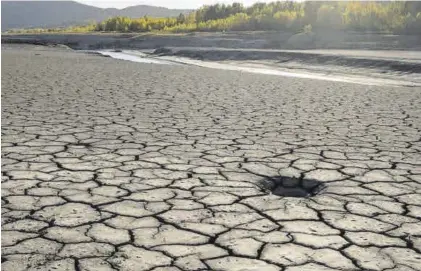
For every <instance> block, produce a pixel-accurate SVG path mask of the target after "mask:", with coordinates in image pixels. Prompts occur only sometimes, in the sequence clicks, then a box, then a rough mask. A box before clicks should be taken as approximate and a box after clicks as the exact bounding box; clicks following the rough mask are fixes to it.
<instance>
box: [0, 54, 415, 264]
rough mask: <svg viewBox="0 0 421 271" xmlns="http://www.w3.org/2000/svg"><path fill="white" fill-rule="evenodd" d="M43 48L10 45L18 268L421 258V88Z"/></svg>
mask: <svg viewBox="0 0 421 271" xmlns="http://www.w3.org/2000/svg"><path fill="white" fill-rule="evenodd" d="M36 48H37V47H30V48H27V49H25V50H23V49H17V48H16V47H11V48H6V49H5V50H3V52H2V55H3V59H2V69H3V73H2V79H3V80H2V91H3V93H2V95H3V97H2V268H3V270H13V271H17V270H84V271H85V270H86V271H88V270H104V271H105V270H155V271H157V270H160V271H163V270H168V271H170V270H171V271H172V270H174V271H175V270H286V271H307V270H312V271H313V270H316V271H317V270H320V271H328V270H329V271H331V270H382V271H398V270H399V271H415V270H421V221H420V219H421V141H420V136H421V106H420V104H421V90H420V89H417V88H386V87H365V86H360V85H353V84H345V83H333V82H325V81H312V80H300V79H294V78H285V77H276V76H269V75H256V74H246V73H240V72H230V71H218V70H209V69H204V68H198V67H186V66H176V67H175V66H166V65H151V64H139V63H131V62H124V61H117V60H113V59H107V58H101V57H97V56H88V55H83V54H80V53H75V52H70V51H59V50H56V51H53V50H46V49H36ZM271 191H273V192H271Z"/></svg>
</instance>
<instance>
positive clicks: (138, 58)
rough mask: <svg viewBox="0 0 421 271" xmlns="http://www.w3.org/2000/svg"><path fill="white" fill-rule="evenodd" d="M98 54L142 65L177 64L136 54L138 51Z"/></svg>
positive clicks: (101, 52)
mask: <svg viewBox="0 0 421 271" xmlns="http://www.w3.org/2000/svg"><path fill="white" fill-rule="evenodd" d="M97 52H98V53H100V54H102V55H104V56H110V57H112V58H115V59H121V60H129V61H133V62H141V63H153V64H163V65H168V64H175V63H171V62H169V61H165V60H159V59H156V58H151V57H148V55H146V54H144V53H141V52H136V51H122V52H115V51H97Z"/></svg>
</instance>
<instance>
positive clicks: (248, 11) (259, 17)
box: [40, 1, 421, 34]
mask: <svg viewBox="0 0 421 271" xmlns="http://www.w3.org/2000/svg"><path fill="white" fill-rule="evenodd" d="M303 29H307V30H308V29H317V30H330V29H337V30H351V31H373V32H374V31H377V32H379V31H381V32H391V33H409V34H421V2H412V1H406V2H398V1H386V2H372V1H366V2H361V1H355V2H354V1H347V2H339V1H338V2H330V1H326V2H321V1H320V2H312V1H306V2H292V1H277V2H271V3H256V4H254V5H252V6H249V7H245V6H244V5H243V4H241V3H233V4H230V5H225V4H215V5H207V6H203V7H201V8H199V9H197V10H195V11H193V12H191V13H189V14H180V15H179V16H178V17H171V18H170V17H169V18H153V17H148V16H144V17H141V18H136V19H133V18H128V17H113V18H109V19H107V20H104V21H102V22H99V23H92V24H89V25H85V26H78V27H70V28H65V29H43V30H40V31H44V32H46V31H51V32H54V31H68V32H91V31H107V32H109V31H116V32H150V31H165V32H192V31H254V30H287V31H292V32H299V31H302V30H303Z"/></svg>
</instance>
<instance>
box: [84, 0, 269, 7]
mask: <svg viewBox="0 0 421 271" xmlns="http://www.w3.org/2000/svg"><path fill="white" fill-rule="evenodd" d="M76 1H77V2H79V3H83V4H87V5H91V6H96V7H101V8H118V9H121V8H125V7H128V6H135V5H151V6H161V7H167V8H180V9H195V8H198V7H201V6H203V5H211V4H216V3H225V4H230V3H233V2H241V3H243V4H244V5H246V6H247V5H251V4H253V3H255V2H270V1H264V0H260V1H258V0H236V1H230V0H176V1H174V0H121V1H118V0H76Z"/></svg>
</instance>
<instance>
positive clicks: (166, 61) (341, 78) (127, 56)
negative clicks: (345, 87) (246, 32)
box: [96, 50, 421, 87]
mask: <svg viewBox="0 0 421 271" xmlns="http://www.w3.org/2000/svg"><path fill="white" fill-rule="evenodd" d="M96 52H97V53H100V54H102V55H106V56H110V57H112V58H115V59H122V60H129V61H134V62H141V63H152V64H163V65H180V64H184V65H192V66H199V67H204V68H211V69H220V70H231V71H241V72H248V73H259V74H268V75H277V76H288V77H297V78H306V79H316V80H326V81H334V82H347V83H354V84H362V85H373V86H386V85H387V86H410V87H421V84H419V83H415V82H410V81H405V80H397V79H387V78H376V77H373V76H370V77H368V76H361V75H353V74H347V73H323V72H313V71H311V70H307V71H303V70H300V71H290V70H288V71H285V70H282V68H281V67H279V68H277V67H272V66H265V65H260V66H259V67H256V66H250V65H248V64H247V63H241V62H239V63H238V64H237V63H236V64H227V63H221V62H210V61H202V60H196V59H190V58H185V57H176V56H151V55H149V54H146V53H142V52H139V51H133V50H124V51H121V52H116V51H96Z"/></svg>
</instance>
